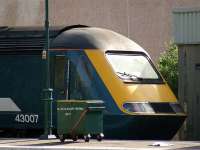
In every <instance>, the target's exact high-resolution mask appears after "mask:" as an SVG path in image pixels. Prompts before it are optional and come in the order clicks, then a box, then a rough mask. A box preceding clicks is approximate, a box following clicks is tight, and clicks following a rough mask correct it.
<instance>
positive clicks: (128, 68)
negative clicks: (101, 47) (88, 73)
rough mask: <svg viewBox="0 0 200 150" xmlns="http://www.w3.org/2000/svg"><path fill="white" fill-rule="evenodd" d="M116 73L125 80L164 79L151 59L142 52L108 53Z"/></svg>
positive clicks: (150, 80) (107, 55) (149, 80)
mask: <svg viewBox="0 0 200 150" xmlns="http://www.w3.org/2000/svg"><path fill="white" fill-rule="evenodd" d="M106 57H107V59H108V61H109V62H110V64H111V66H112V67H113V69H114V71H115V72H116V74H117V75H118V76H119V78H120V79H122V80H123V81H125V82H138V81H141V82H145V81H148V82H152V81H162V79H161V77H160V75H159V73H158V72H157V70H156V69H155V67H154V66H153V63H152V62H151V60H150V59H149V58H148V57H147V56H146V55H144V54H142V53H119V52H117V53H115V52H114V53H113V52H112V53H111V52H108V53H106Z"/></svg>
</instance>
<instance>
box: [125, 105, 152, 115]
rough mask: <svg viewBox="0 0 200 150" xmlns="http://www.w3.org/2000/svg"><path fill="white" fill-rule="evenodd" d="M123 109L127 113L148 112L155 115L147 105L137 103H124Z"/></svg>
mask: <svg viewBox="0 0 200 150" xmlns="http://www.w3.org/2000/svg"><path fill="white" fill-rule="evenodd" d="M123 108H124V109H125V110H126V111H128V112H148V113H155V112H154V110H153V108H152V107H151V105H150V104H149V103H146V102H143V103H137V102H126V103H124V104H123Z"/></svg>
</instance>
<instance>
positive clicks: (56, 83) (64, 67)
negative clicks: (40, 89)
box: [51, 55, 69, 100]
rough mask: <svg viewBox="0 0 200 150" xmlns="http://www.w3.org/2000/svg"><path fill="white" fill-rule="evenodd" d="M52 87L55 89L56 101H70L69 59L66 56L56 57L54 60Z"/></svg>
mask: <svg viewBox="0 0 200 150" xmlns="http://www.w3.org/2000/svg"><path fill="white" fill-rule="evenodd" d="M51 64H52V66H51V68H52V79H53V80H51V82H52V83H51V85H52V87H53V89H54V99H56V100H64V99H68V98H69V97H68V95H69V94H68V87H69V86H68V84H69V59H68V58H67V57H66V56H64V55H56V56H54V57H53V59H52V63H51Z"/></svg>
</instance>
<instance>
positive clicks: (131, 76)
mask: <svg viewBox="0 0 200 150" xmlns="http://www.w3.org/2000/svg"><path fill="white" fill-rule="evenodd" d="M117 74H120V75H121V76H120V78H121V77H123V76H125V77H129V79H131V80H134V81H135V79H137V80H143V78H141V77H138V76H136V75H134V74H129V73H126V72H117Z"/></svg>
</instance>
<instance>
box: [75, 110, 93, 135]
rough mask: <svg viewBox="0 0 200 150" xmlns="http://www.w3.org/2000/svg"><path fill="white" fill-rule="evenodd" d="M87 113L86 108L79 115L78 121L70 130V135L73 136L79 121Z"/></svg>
mask: <svg viewBox="0 0 200 150" xmlns="http://www.w3.org/2000/svg"><path fill="white" fill-rule="evenodd" d="M88 111H89V109H88V108H86V109H85V110H84V111H83V112H82V113H81V115H80V117H79V119H78V121H77V122H76V124H75V125H74V126H73V127H72V129H71V134H73V132H74V130H75V129H76V128H77V127H78V126H79V124H80V122H81V120H82V119H83V117H84V116H85V114H86V113H87V112H88Z"/></svg>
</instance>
